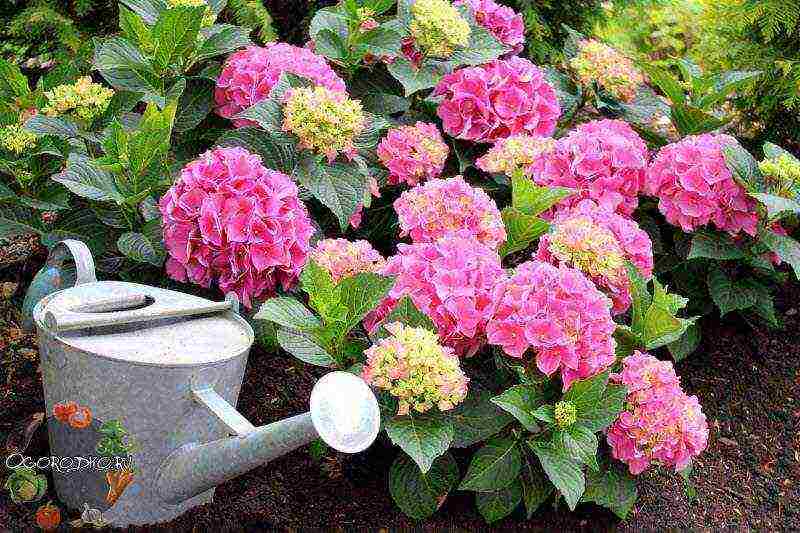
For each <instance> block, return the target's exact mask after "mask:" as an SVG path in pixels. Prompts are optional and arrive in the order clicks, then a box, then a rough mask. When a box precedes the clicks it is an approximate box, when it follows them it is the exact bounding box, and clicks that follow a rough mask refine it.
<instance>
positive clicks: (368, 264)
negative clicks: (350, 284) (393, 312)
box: [311, 239, 386, 283]
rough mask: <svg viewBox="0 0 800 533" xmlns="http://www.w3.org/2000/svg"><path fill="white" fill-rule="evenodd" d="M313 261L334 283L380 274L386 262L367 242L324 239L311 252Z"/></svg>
mask: <svg viewBox="0 0 800 533" xmlns="http://www.w3.org/2000/svg"><path fill="white" fill-rule="evenodd" d="M311 259H313V260H314V262H315V263H317V264H318V265H319V266H321V267H322V268H324V269H325V270H327V271H328V273H329V274H330V275H331V278H333V281H334V283H338V282H339V280H341V279H344V278H349V277H352V276H355V275H356V274H359V273H361V272H379V271H380V270H381V269H382V268H383V266H384V264H385V263H386V260H385V259H384V258H383V257H382V256H381V254H379V253H378V252H377V251H376V250H375V249H374V248H373V247H372V245H371V244H370V243H369V242H367V241H348V240H347V239H323V240H321V241H319V242H318V243H317V245H316V246H315V247H314V250H312V252H311Z"/></svg>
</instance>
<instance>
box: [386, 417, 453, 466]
mask: <svg viewBox="0 0 800 533" xmlns="http://www.w3.org/2000/svg"><path fill="white" fill-rule="evenodd" d="M385 428H386V434H387V435H388V436H389V439H391V441H392V443H394V444H395V445H397V446H400V448H402V449H403V451H404V452H406V453H407V454H408V455H409V457H411V458H412V459H413V460H414V462H416V463H417V465H419V468H420V470H421V471H422V472H423V473H424V472H428V471H429V470H430V469H431V465H433V461H434V460H435V459H436V458H437V457H439V456H441V455H443V454H444V453H445V452H446V451H447V449H448V448H449V447H450V443H451V442H452V441H453V423H452V421H450V419H448V418H445V417H444V416H441V415H439V414H437V413H430V414H425V415H419V414H416V413H414V414H409V415H406V416H402V417H395V418H393V419H391V420H389V421H388V422H386V426H385Z"/></svg>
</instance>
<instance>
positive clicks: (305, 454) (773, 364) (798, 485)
mask: <svg viewBox="0 0 800 533" xmlns="http://www.w3.org/2000/svg"><path fill="white" fill-rule="evenodd" d="M798 301H800V286H797V285H793V286H790V287H787V288H786V290H785V291H783V294H782V295H781V297H780V298H779V301H778V309H779V311H780V313H781V314H782V315H783V316H784V318H785V320H786V328H785V330H783V331H779V332H773V331H769V330H766V329H758V330H755V331H753V330H750V329H749V328H747V327H746V326H745V325H743V324H740V323H732V322H726V323H719V322H718V321H713V320H708V321H707V322H706V323H705V324H704V328H703V330H704V340H703V343H702V345H701V347H700V349H699V351H698V352H697V353H695V354H694V355H692V356H691V357H690V358H689V359H688V360H686V361H684V362H682V363H681V364H679V365H678V371H679V373H680V375H681V377H682V380H683V384H684V387H685V388H686V389H687V391H689V392H690V393H692V394H696V395H697V396H698V397H699V398H700V401H701V403H702V405H703V409H704V411H705V413H706V415H707V417H708V420H709V425H710V427H711V438H710V442H709V447H708V450H706V452H705V453H704V454H703V455H702V456H701V457H700V458H699V459H698V460H697V461H696V462H695V467H694V473H693V476H692V481H693V484H694V486H695V488H696V492H697V498H696V499H695V500H694V501H689V499H688V498H687V497H686V496H685V495H684V488H683V484H682V481H681V478H680V476H678V475H677V474H675V473H674V472H668V471H664V470H651V471H648V472H647V473H645V474H643V475H642V476H641V477H640V480H639V481H640V482H639V492H640V498H639V501H638V502H637V504H636V507H635V509H634V512H633V513H632V514H631V516H629V518H628V519H627V520H626V521H624V522H620V521H619V520H618V519H616V518H615V517H614V516H613V515H612V514H611V513H609V512H607V511H605V510H604V509H602V508H599V507H597V506H593V505H581V506H580V507H579V508H578V510H577V511H576V512H575V513H569V512H567V510H566V509H565V508H564V507H563V506H562V507H560V508H558V509H555V508H554V507H553V505H552V504H550V503H548V504H545V506H544V507H543V508H542V509H540V510H539V512H537V514H536V515H535V516H534V518H533V519H532V520H530V521H524V516H523V514H522V512H521V510H517V512H516V513H515V514H513V515H512V516H511V517H509V518H507V519H504V520H502V521H501V522H499V523H498V524H496V525H495V527H496V528H497V529H505V530H511V529H513V530H523V529H524V530H545V529H547V530H569V531H579V530H593V531H598V530H612V529H621V530H625V531H654V530H665V529H669V530H676V529H677V530H685V529H693V530H709V531H710V530H719V529H722V528H725V529H733V530H760V531H800V503H798V502H800V432H798V429H799V428H800V347H798V327H800V314H798V309H797V302H798ZM4 307H5V311H4V312H0V317H5V324H2V323H0V327H4V329H3V332H1V333H2V335H3V337H2V338H5V337H6V336H7V335H8V333H7V332H8V331H9V328H10V331H12V332H13V331H15V328H16V326H15V325H14V323H13V322H14V319H13V317H9V314H10V312H9V305H8V303H7V302H6V305H5V306H4ZM0 320H2V318H0ZM30 341H31V339H30V337H22V338H18V340H17V341H16V342H17V343H16V344H15V350H14V352H15V353H19V352H20V350H22V354H23V357H16V356H15V357H12V358H11V359H10V360H9V359H8V358H7V357H5V358H6V362H5V363H4V364H3V368H2V374H1V375H0V439H2V440H0V445H2V444H3V443H6V445H7V447H8V448H7V452H8V451H10V449H12V448H19V447H21V446H24V445H25V444H24V441H25V439H24V435H23V434H24V429H25V428H26V427H27V426H28V425H29V423H30V421H31V419H32V416H33V415H35V414H36V413H41V412H42V411H43V410H44V407H43V400H42V391H41V380H40V378H39V376H38V374H37V372H36V368H37V366H36V362H35V360H33V361H31V360H30V358H27V357H24V354H27V352H26V349H27V348H30V347H31V346H30ZM6 351H8V350H5V351H4V356H5V355H6V354H5V352H6ZM10 369H13V372H14V375H13V379H12V380H11V381H10V383H8V384H7V383H6V377H7V374H8V372H9V370H10ZM320 373H321V372H319V371H316V370H313V369H310V368H309V367H307V366H305V365H302V364H300V363H296V362H295V361H294V360H292V359H290V358H289V357H288V356H285V355H283V354H275V353H265V352H263V351H261V350H258V349H255V350H254V351H253V353H252V354H251V356H250V361H249V365H248V370H247V374H246V376H245V383H244V386H243V389H242V393H241V398H240V403H239V408H240V409H241V411H242V412H243V413H244V415H245V416H246V417H247V418H248V419H249V420H251V421H252V422H253V423H254V424H264V423H267V422H270V421H272V420H275V419H278V418H281V417H285V416H288V415H292V414H296V413H299V412H301V411H304V410H306V408H307V399H308V395H309V392H310V390H311V387H312V385H313V383H314V381H315V379H316V378H317V377H318V376H319V375H320ZM26 453H28V454H29V455H34V456H37V455H45V454H46V453H47V439H46V435H45V431H44V429H43V427H42V428H39V429H38V430H37V431H36V432H35V433H34V434H33V440H32V442H31V443H30V445H29V446H27V452H26ZM395 453H396V452H395V451H393V450H392V447H391V446H390V445H389V444H388V443H387V442H386V441H385V440H379V441H378V442H377V443H376V444H375V445H373V447H372V448H370V450H368V451H367V452H366V453H363V454H360V455H355V456H346V455H343V454H338V453H334V452H329V453H327V454H326V456H325V457H323V458H322V459H321V460H316V459H314V458H313V457H312V456H311V454H310V453H309V449H308V448H302V449H300V450H297V451H295V452H293V453H291V454H289V455H287V456H285V457H283V458H281V459H279V460H276V461H274V462H272V463H270V464H268V465H266V466H263V467H261V468H258V469H256V470H254V471H252V472H250V473H248V474H246V475H244V476H241V477H239V478H237V479H235V480H233V481H230V482H228V483H225V484H223V485H221V486H220V487H219V488H218V490H217V494H216V498H215V501H214V503H213V504H210V505H206V506H204V507H201V508H198V509H196V510H194V511H192V512H191V513H189V514H186V515H184V516H182V517H180V518H179V519H177V520H175V521H174V522H172V523H170V524H166V525H161V526H158V527H146V528H138V529H133V530H134V531H215V532H224V531H257V530H263V529H296V528H303V529H306V528H324V529H331V528H344V529H350V528H354V527H364V528H370V529H377V528H389V529H398V528H406V527H414V526H417V525H419V526H422V528H423V529H424V530H437V529H440V528H442V527H448V528H452V529H455V530H465V531H472V530H478V529H485V528H486V526H485V525H484V523H483V521H482V519H481V518H480V517H479V516H478V514H477V512H476V510H475V507H474V503H473V500H472V496H471V495H470V494H468V493H462V492H455V493H453V494H452V495H451V496H450V497H449V498H448V499H447V501H446V502H445V504H444V506H443V507H442V508H441V509H440V511H439V512H438V513H437V514H436V515H435V516H434V517H432V518H431V519H429V520H427V521H425V522H424V523H422V524H417V523H415V522H413V521H412V520H409V519H408V518H406V517H404V516H403V515H402V514H401V513H400V512H399V511H398V510H397V509H396V508H395V507H394V505H393V503H392V501H391V498H390V496H389V492H388V486H387V475H388V470H389V465H390V464H391V461H392V459H393V457H394V455H395ZM457 459H459V461H460V463H461V468H462V473H463V472H464V471H465V468H466V462H467V461H468V454H466V455H465V454H463V453H462V454H461V455H457ZM4 475H5V474H4ZM48 498H52V499H53V500H54V502H55V503H56V504H58V503H59V502H58V500H57V498H56V496H55V494H53V493H52V491H51V492H49V493H48V495H47V496H46V497H45V498H44V501H46V500H47V499H48ZM42 503H43V502H42ZM36 507H37V505H36V504H31V505H27V506H25V505H15V504H13V503H11V501H10V499H9V498H8V493H7V492H6V491H2V493H1V494H0V531H2V530H3V527H4V526H5V527H7V528H9V530H11V531H25V530H31V529H32V527H33V526H32V524H33V514H34V512H35V510H36ZM62 512H63V508H62ZM69 518H75V516H70V517H69Z"/></svg>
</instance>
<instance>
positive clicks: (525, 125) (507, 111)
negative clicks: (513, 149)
mask: <svg viewBox="0 0 800 533" xmlns="http://www.w3.org/2000/svg"><path fill="white" fill-rule="evenodd" d="M433 96H443V97H444V99H443V100H442V102H441V104H439V109H438V111H437V114H438V115H439V118H441V119H442V123H443V127H444V131H445V132H447V133H448V134H449V135H452V136H453V137H457V138H459V139H465V140H468V141H474V142H481V143H493V142H496V141H498V140H500V139H505V138H506V137H510V136H511V135H519V134H528V135H535V136H538V137H547V136H550V135H552V134H553V132H554V131H555V129H556V122H557V121H558V117H559V116H560V115H561V108H560V106H559V105H558V98H557V97H556V92H555V90H554V89H553V87H552V86H551V85H550V84H549V83H547V80H546V79H545V75H544V72H543V71H542V70H541V69H540V68H539V67H537V66H536V65H534V64H533V63H531V62H530V61H528V60H527V59H522V58H521V57H511V58H509V59H498V60H495V61H492V62H491V63H487V64H486V65H481V66H478V67H464V68H460V69H458V70H456V71H455V72H453V73H451V74H448V75H446V76H444V77H443V78H442V79H441V81H439V84H438V85H437V86H436V88H435V89H434V91H433Z"/></svg>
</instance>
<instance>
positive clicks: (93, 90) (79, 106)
mask: <svg viewBox="0 0 800 533" xmlns="http://www.w3.org/2000/svg"><path fill="white" fill-rule="evenodd" d="M44 96H45V98H47V105H46V106H45V107H44V108H43V109H42V112H43V113H44V114H45V115H47V116H49V117H57V116H68V117H71V118H73V119H77V120H80V121H83V122H91V121H92V120H94V119H95V118H97V117H99V116H100V115H102V114H103V113H104V112H105V110H106V108H107V107H108V103H109V102H110V101H111V97H112V96H114V91H112V90H111V89H109V88H107V87H103V86H102V85H100V84H99V83H93V82H92V78H90V77H89V76H84V77H82V78H78V80H77V81H76V82H75V83H73V84H64V85H59V86H58V87H55V88H53V90H51V91H47V92H46V93H44Z"/></svg>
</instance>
